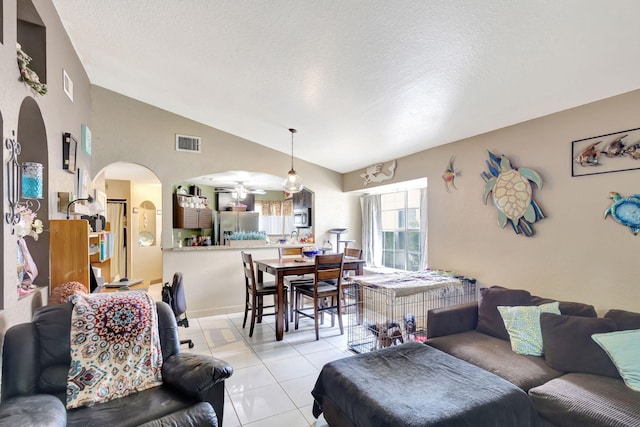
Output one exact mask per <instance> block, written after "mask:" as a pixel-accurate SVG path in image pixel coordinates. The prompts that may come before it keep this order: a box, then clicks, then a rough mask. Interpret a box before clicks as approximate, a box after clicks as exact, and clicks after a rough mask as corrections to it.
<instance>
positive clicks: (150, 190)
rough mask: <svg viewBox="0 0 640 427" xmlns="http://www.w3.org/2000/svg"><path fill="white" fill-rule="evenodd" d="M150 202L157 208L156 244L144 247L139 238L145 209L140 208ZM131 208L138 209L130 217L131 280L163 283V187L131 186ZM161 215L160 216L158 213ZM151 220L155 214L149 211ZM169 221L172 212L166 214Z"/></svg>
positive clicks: (136, 184)
mask: <svg viewBox="0 0 640 427" xmlns="http://www.w3.org/2000/svg"><path fill="white" fill-rule="evenodd" d="M145 201H148V202H151V203H153V204H154V205H155V206H156V212H155V215H156V217H155V237H156V243H155V244H154V245H152V246H145V247H142V246H140V244H139V239H138V238H139V236H140V230H141V225H140V224H141V221H142V218H141V217H142V215H143V209H142V207H141V206H140V205H141V204H142V203H143V202H145ZM131 206H132V208H136V207H137V208H138V209H137V211H138V212H135V211H133V213H132V215H131V216H130V217H129V218H130V219H129V220H128V221H129V230H130V235H131V278H135V279H144V280H146V281H148V282H149V283H152V284H153V283H160V282H162V248H161V245H160V242H161V241H162V219H163V218H164V216H165V215H164V211H162V186H161V185H160V184H140V183H135V182H134V183H132V185H131ZM157 211H160V214H159V215H158V212H157ZM147 214H148V216H149V220H152V218H151V216H152V215H153V214H154V212H149V210H148V209H147ZM166 216H167V219H168V220H171V218H172V211H171V210H169V211H167V213H166Z"/></svg>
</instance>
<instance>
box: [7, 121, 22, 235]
mask: <svg viewBox="0 0 640 427" xmlns="http://www.w3.org/2000/svg"><path fill="white" fill-rule="evenodd" d="M4 145H5V147H6V148H7V149H8V150H9V161H8V162H7V198H8V199H9V212H7V213H6V214H5V216H4V219H5V221H6V222H7V224H9V225H10V226H11V234H14V232H15V225H16V224H17V223H18V222H20V214H19V213H17V212H16V209H17V207H18V201H19V197H20V180H19V179H18V176H19V175H20V165H19V164H18V155H19V154H20V150H21V148H20V143H19V142H18V141H16V131H15V130H12V131H11V138H6V139H5V140H4Z"/></svg>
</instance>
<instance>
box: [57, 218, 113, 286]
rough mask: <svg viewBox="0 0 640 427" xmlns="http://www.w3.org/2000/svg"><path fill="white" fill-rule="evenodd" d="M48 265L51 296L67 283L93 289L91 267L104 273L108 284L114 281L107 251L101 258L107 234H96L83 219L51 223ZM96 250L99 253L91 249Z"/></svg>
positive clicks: (103, 275)
mask: <svg viewBox="0 0 640 427" xmlns="http://www.w3.org/2000/svg"><path fill="white" fill-rule="evenodd" d="M49 230H50V240H49V264H50V268H51V272H50V275H51V286H50V289H49V292H51V291H52V290H53V289H55V288H56V287H58V286H60V285H62V284H64V283H67V282H80V283H82V284H84V285H85V286H86V287H87V292H88V291H89V287H90V274H89V272H90V270H89V269H90V268H91V266H94V267H97V268H100V269H101V272H102V277H104V278H105V281H110V280H111V258H110V257H109V256H108V255H109V253H108V250H107V251H105V252H103V255H102V256H101V254H100V244H101V242H106V239H105V234H106V233H107V232H108V231H102V232H97V233H93V232H91V230H90V228H89V221H87V220H84V219H65V220H61V219H55V220H51V221H49ZM92 245H97V246H94V248H97V253H93V254H92V252H95V250H92V248H91V246H92Z"/></svg>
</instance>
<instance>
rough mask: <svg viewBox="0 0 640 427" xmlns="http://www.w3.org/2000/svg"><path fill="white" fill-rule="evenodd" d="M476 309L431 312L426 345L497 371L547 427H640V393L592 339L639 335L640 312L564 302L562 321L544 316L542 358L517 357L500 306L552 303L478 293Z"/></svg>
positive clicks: (508, 293)
mask: <svg viewBox="0 0 640 427" xmlns="http://www.w3.org/2000/svg"><path fill="white" fill-rule="evenodd" d="M480 292H481V294H480V298H479V301H478V302H477V303H469V304H463V305H458V306H452V307H446V308H440V309H435V310H431V311H430V312H429V313H428V318H427V336H428V337H429V339H428V340H427V344H428V345H430V346H432V347H435V348H437V349H439V350H442V351H444V352H446V353H449V354H451V355H453V356H456V357H457V358H459V359H462V360H465V361H467V362H469V363H472V364H474V365H476V366H479V367H481V368H483V369H485V370H487V371H489V372H492V373H494V374H496V375H498V376H500V377H502V378H504V379H506V380H508V381H510V382H512V383H513V384H515V385H517V386H518V387H520V388H521V389H522V390H524V391H525V392H528V395H529V398H530V400H531V401H532V403H533V405H534V407H535V408H536V410H537V411H538V413H539V414H540V416H541V418H542V419H543V421H544V422H545V425H548V426H587V425H588V426H607V427H610V426H640V392H638V391H634V390H632V389H631V388H629V387H627V385H626V384H625V383H624V381H623V380H622V378H621V377H620V375H619V374H618V370H617V368H616V366H615V365H614V364H613V363H612V362H611V360H610V359H609V356H608V355H607V354H606V353H605V352H604V350H602V349H601V348H600V347H599V346H598V345H597V344H596V343H595V342H594V341H593V340H592V339H591V335H592V334H594V333H603V332H612V331H617V330H634V329H640V313H633V312H628V311H624V310H609V311H608V312H607V313H606V314H605V315H604V316H603V317H597V313H596V311H595V309H594V307H593V306H590V305H586V304H581V303H574V302H560V304H559V309H560V313H561V314H560V315H558V314H550V313H542V314H541V315H540V325H541V332H542V339H543V346H544V354H543V355H542V356H526V355H521V354H517V353H515V352H514V351H513V350H512V348H511V344H510V340H509V334H508V332H507V330H506V329H505V326H504V322H503V320H502V318H501V316H500V313H499V312H498V310H497V308H496V307H497V306H525V305H526V306H529V305H541V304H544V303H549V302H551V301H552V300H549V299H545V298H540V297H536V296H531V295H530V294H529V292H527V291H523V290H513V289H505V288H501V287H492V288H483V289H481V290H480Z"/></svg>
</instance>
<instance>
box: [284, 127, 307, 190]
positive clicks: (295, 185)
mask: <svg viewBox="0 0 640 427" xmlns="http://www.w3.org/2000/svg"><path fill="white" fill-rule="evenodd" d="M289 132H291V170H290V171H289V174H288V175H287V179H285V180H284V182H283V183H282V188H283V189H284V191H286V192H288V193H299V192H301V191H302V189H303V188H304V185H302V179H300V175H298V174H297V173H296V171H295V169H293V134H294V133H296V132H298V131H297V130H295V129H289Z"/></svg>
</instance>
